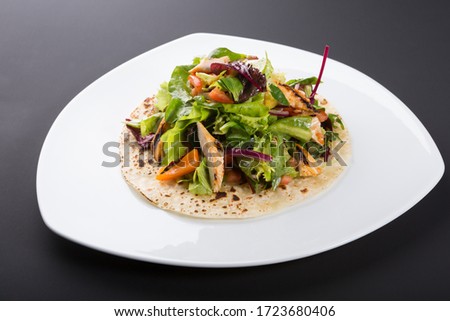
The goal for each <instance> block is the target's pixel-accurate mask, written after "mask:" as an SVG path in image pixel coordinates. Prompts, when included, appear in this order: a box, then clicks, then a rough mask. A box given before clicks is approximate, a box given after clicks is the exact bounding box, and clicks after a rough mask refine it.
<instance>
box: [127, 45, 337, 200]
mask: <svg viewBox="0 0 450 321" xmlns="http://www.w3.org/2000/svg"><path fill="white" fill-rule="evenodd" d="M327 55H328V47H326V49H325V53H324V58H323V62H322V67H321V69H320V72H319V75H318V77H308V78H298V79H289V80H286V79H285V76H284V74H282V73H278V72H275V71H274V68H273V66H272V63H271V62H270V60H269V58H268V56H267V54H266V55H265V56H264V57H261V58H258V57H256V56H253V55H247V54H242V53H236V52H233V51H231V50H229V49H227V48H217V49H215V50H213V51H212V52H211V53H210V54H209V55H207V56H206V57H196V58H194V59H193V61H192V63H191V64H187V65H180V66H176V67H175V68H174V70H173V72H172V75H171V77H170V80H169V81H168V82H164V83H162V84H161V86H160V90H159V91H158V93H157V94H156V99H155V103H154V107H155V112H154V113H153V114H152V115H151V116H149V117H145V118H144V119H126V122H125V124H126V127H127V128H128V130H129V131H130V132H131V133H132V135H133V136H134V138H135V139H136V141H137V143H138V144H139V146H140V148H141V149H142V150H143V151H147V152H149V153H150V155H151V160H150V162H151V163H152V165H153V166H158V167H159V170H158V173H157V175H156V180H158V181H160V182H165V181H171V182H176V183H178V184H183V185H184V186H186V189H187V190H189V192H190V193H192V194H196V195H211V194H213V193H220V191H221V188H222V187H223V186H224V185H230V186H234V185H247V186H248V188H249V189H250V191H251V192H253V193H260V192H261V191H263V190H269V189H271V190H276V189H278V188H283V187H285V186H286V185H288V184H290V183H291V182H292V181H293V180H296V179H302V178H305V177H313V176H318V175H320V174H321V173H322V171H323V168H324V166H326V164H327V162H328V161H329V160H330V159H331V156H332V153H330V148H331V145H332V143H333V142H334V141H338V140H339V139H340V137H339V134H338V132H337V129H339V128H341V129H344V124H343V122H342V119H341V117H340V116H339V115H338V114H333V113H329V112H327V111H326V109H325V108H324V106H325V105H326V104H327V102H326V100H325V99H323V98H321V97H319V96H318V95H317V94H316V92H317V89H318V87H319V84H320V83H321V77H322V73H323V69H324V66H325V61H326V58H327Z"/></svg>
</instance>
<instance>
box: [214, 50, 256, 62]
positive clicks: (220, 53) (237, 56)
mask: <svg viewBox="0 0 450 321" xmlns="http://www.w3.org/2000/svg"><path fill="white" fill-rule="evenodd" d="M224 56H227V57H228V58H230V61H235V60H241V59H244V58H246V57H247V55H245V54H240V53H236V52H233V51H231V50H230V49H228V48H223V47H221V48H217V49H214V50H213V51H212V52H211V53H210V54H209V58H220V57H224Z"/></svg>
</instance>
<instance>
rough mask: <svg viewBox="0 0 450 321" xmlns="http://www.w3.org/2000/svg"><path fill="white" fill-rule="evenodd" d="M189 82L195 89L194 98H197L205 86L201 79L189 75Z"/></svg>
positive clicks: (193, 91) (193, 90)
mask: <svg viewBox="0 0 450 321" xmlns="http://www.w3.org/2000/svg"><path fill="white" fill-rule="evenodd" d="M188 80H189V83H190V84H191V86H192V87H193V88H192V92H191V94H192V96H197V95H198V94H199V93H201V92H202V88H203V84H202V80H201V79H200V78H198V77H197V76H195V75H189V77H188Z"/></svg>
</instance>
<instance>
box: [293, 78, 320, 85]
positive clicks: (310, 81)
mask: <svg viewBox="0 0 450 321" xmlns="http://www.w3.org/2000/svg"><path fill="white" fill-rule="evenodd" d="M297 84H299V85H302V86H304V85H315V84H317V77H309V78H300V79H291V80H288V81H287V82H286V85H289V86H294V85H297Z"/></svg>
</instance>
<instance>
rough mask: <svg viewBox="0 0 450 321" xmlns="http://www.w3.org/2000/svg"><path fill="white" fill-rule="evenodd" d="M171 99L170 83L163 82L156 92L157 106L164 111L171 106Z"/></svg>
mask: <svg viewBox="0 0 450 321" xmlns="http://www.w3.org/2000/svg"><path fill="white" fill-rule="evenodd" d="M171 99H172V96H171V95H170V93H169V84H168V83H167V82H163V83H162V84H161V86H160V88H159V90H158V92H157V93H156V104H155V106H156V108H158V109H159V110H160V111H164V109H166V107H167V106H169V103H170V100H171Z"/></svg>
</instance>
